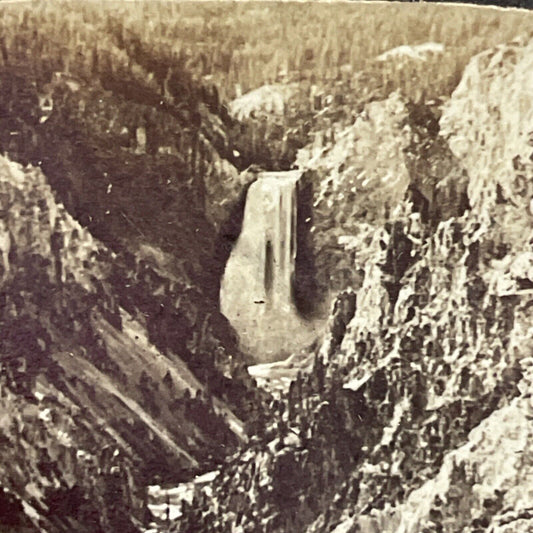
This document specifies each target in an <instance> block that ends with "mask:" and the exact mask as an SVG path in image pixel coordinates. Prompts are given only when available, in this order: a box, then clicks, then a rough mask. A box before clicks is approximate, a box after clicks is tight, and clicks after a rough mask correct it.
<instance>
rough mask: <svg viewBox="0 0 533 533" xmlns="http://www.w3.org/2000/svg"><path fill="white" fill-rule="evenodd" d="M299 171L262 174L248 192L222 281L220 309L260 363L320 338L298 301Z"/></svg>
mask: <svg viewBox="0 0 533 533" xmlns="http://www.w3.org/2000/svg"><path fill="white" fill-rule="evenodd" d="M300 177H301V172H300V171H287V172H263V173H261V174H260V176H259V178H258V180H257V181H256V182H255V183H253V184H252V185H251V186H250V188H249V190H248V194H247V199H246V207H245V211H244V220H243V225H242V231H241V234H240V236H239V239H238V240H237V243H236V244H235V247H234V248H233V250H232V252H231V255H230V257H229V260H228V262H227V264H226V269H225V272H224V276H223V279H222V283H221V291H220V305H221V310H222V312H223V313H224V315H226V317H227V318H228V319H229V320H230V322H231V324H232V325H233V327H234V328H235V329H236V331H237V333H238V334H239V337H240V343H241V348H242V349H243V350H245V351H247V352H248V353H250V354H251V355H252V356H254V358H255V359H256V360H258V361H274V360H277V359H282V358H283V357H286V356H287V355H289V354H290V353H293V352H295V351H299V350H300V349H301V348H304V347H305V346H307V345H308V344H310V343H311V342H313V340H314V339H315V338H316V337H317V335H318V333H319V327H320V325H319V322H318V321H309V320H306V319H304V318H303V317H302V316H301V315H300V314H299V312H298V310H297V308H296V305H295V303H294V286H295V260H296V254H297V206H298V183H299V180H300Z"/></svg>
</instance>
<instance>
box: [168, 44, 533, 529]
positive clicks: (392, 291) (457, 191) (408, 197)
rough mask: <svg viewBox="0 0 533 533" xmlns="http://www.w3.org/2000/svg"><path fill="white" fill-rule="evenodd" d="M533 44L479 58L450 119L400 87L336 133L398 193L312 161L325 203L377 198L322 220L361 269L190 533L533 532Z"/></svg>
mask: <svg viewBox="0 0 533 533" xmlns="http://www.w3.org/2000/svg"><path fill="white" fill-rule="evenodd" d="M531 55H532V54H531V42H530V40H527V39H526V40H523V41H520V42H516V43H512V44H510V45H508V46H502V47H500V48H498V49H495V50H490V51H488V52H486V53H484V54H481V55H480V56H478V57H475V58H474V59H473V60H472V62H471V63H470V65H469V66H468V67H467V69H466V71H465V73H464V78H463V80H462V82H461V84H460V85H459V86H458V88H457V91H456V92H455V93H454V94H453V95H452V97H451V98H450V100H449V102H447V103H446V105H445V106H444V108H443V110H442V117H440V120H439V116H438V114H433V118H431V115H428V113H427V108H426V109H424V108H420V107H417V106H414V105H412V104H406V103H403V102H402V101H401V99H399V98H398V97H397V96H391V97H390V98H389V99H388V100H387V101H385V102H379V103H375V104H374V105H372V106H370V107H369V108H368V110H369V111H370V113H369V116H370V121H369V122H370V124H365V121H364V120H363V117H361V118H360V119H358V120H357V121H356V122H355V124H354V125H353V127H352V128H351V129H350V128H349V129H348V130H346V132H345V133H344V135H345V137H344V136H343V135H340V136H337V137H336V139H335V140H336V142H339V143H342V142H343V139H344V138H346V139H349V142H348V141H347V144H346V146H347V148H348V150H347V155H346V152H344V154H343V157H345V159H346V161H347V163H346V166H348V164H351V165H353V166H354V168H359V172H362V173H363V174H364V173H365V172H366V173H369V172H370V176H367V179H372V177H373V176H374V179H375V180H377V185H376V187H377V188H378V189H380V190H383V191H388V194H387V195H386V197H385V195H383V197H381V196H380V195H379V194H376V193H375V192H374V191H375V190H376V189H375V188H372V189H371V190H370V191H369V193H368V195H365V188H364V187H365V182H364V180H362V181H361V182H360V183H359V182H357V179H356V178H357V175H358V174H356V173H353V174H352V175H350V174H348V173H346V172H344V169H345V167H343V166H342V165H343V163H344V161H341V159H342V157H340V156H339V157H338V158H337V159H332V160H331V161H330V160H329V159H328V154H334V153H335V144H334V143H333V142H331V141H329V142H330V144H329V146H328V147H327V148H326V150H325V151H324V150H323V149H317V153H316V155H317V157H316V159H313V157H312V156H308V157H307V159H306V164H307V165H309V166H310V167H312V165H313V164H314V165H315V166H316V167H317V168H316V170H317V171H318V179H317V181H316V182H315V183H317V184H318V185H319V186H318V187H316V189H315V191H317V200H318V202H317V205H319V204H321V203H322V204H323V205H327V202H328V200H330V201H331V206H333V205H334V206H335V211H336V212H340V213H343V211H344V210H345V209H348V208H351V209H353V208H352V207H351V202H349V201H345V197H346V194H347V192H348V191H347V187H348V185H349V184H355V185H356V186H357V188H356V190H359V191H360V193H361V197H362V198H363V199H364V203H363V204H360V207H357V208H358V209H363V208H366V207H367V205H368V206H372V207H373V209H372V210H371V209H369V214H371V215H373V216H371V217H369V218H368V219H366V220H365V219H364V218H363V217H362V216H361V215H360V216H350V217H347V219H346V223H345V225H344V227H343V226H341V225H340V224H339V225H337V224H336V223H335V222H331V223H330V225H329V227H328V226H326V222H325V221H326V220H327V218H326V215H325V214H324V215H319V216H318V217H317V219H318V221H319V222H321V223H322V224H324V225H325V227H327V228H328V229H327V231H329V233H330V235H335V231H336V230H337V228H338V227H339V226H340V227H342V228H343V231H345V232H346V233H345V234H343V235H342V236H343V239H342V243H343V246H345V247H346V249H347V250H348V251H350V252H351V256H349V257H351V261H352V262H351V263H350V264H349V266H348V267H347V268H349V269H351V270H352V271H355V272H357V273H358V280H357V282H356V283H354V282H353V281H349V282H348V284H353V285H352V286H353V288H348V289H345V290H344V291H342V292H341V293H340V294H339V295H338V297H337V298H336V299H335V301H334V305H333V307H332V314H331V316H330V320H329V327H328V334H327V335H326V337H325V339H324V342H323V344H322V345H321V346H320V347H319V348H318V349H317V352H316V354H315V360H314V364H313V368H312V370H311V371H310V372H309V373H308V374H307V375H306V374H300V375H298V376H297V379H296V380H295V381H293V383H292V384H291V385H290V387H289V390H288V392H287V395H286V397H285V398H284V399H283V400H282V401H281V402H279V403H275V404H273V405H272V409H273V410H274V412H275V415H274V416H273V417H272V419H271V420H270V422H269V423H267V424H265V423H264V421H262V422H258V426H259V427H261V428H262V431H261V432H260V433H259V435H260V436H259V439H258V441H257V443H256V446H255V448H252V449H251V450H250V451H249V452H247V454H244V455H240V456H238V457H237V458H234V460H233V461H231V462H230V463H229V464H228V465H227V466H226V468H225V469H224V470H223V471H222V476H221V477H220V479H219V480H218V482H217V484H216V485H215V490H216V492H215V498H214V500H213V501H216V502H217V504H216V505H218V506H219V507H218V509H217V508H215V506H214V505H213V506H211V505H210V504H209V502H205V503H204V507H202V506H200V507H199V509H198V508H197V509H196V510H195V513H185V514H184V516H182V518H181V521H180V522H179V524H178V525H176V528H175V529H176V530H179V531H186V530H187V527H189V526H190V525H191V524H204V525H206V527H207V523H209V524H213V523H215V524H216V523H217V522H216V521H215V522H214V520H215V517H216V519H218V520H219V522H218V524H219V526H218V529H217V527H216V525H215V527H214V530H215V531H217V530H220V531H225V530H228V529H231V528H234V527H241V528H242V530H243V531H248V530H250V531H252V530H254V528H257V527H261V528H263V530H265V531H309V532H318V531H336V532H337V533H340V532H351V531H390V532H392V531H404V532H407V531H412V532H415V531H416V532H419V531H424V532H433V531H435V532H437V531H456V530H461V531H469V532H474V531H475V532H477V531H487V530H489V531H527V530H528V528H530V527H531V509H530V503H529V502H530V501H531V490H530V487H529V485H530V476H531V449H532V442H531V431H530V425H531V424H530V420H531V415H532V404H531V392H532V390H531V386H532V383H531V357H530V353H531V340H530V339H531V327H532V326H531V325H532V323H533V322H532V319H533V317H532V315H531V303H532V291H531V288H532V287H533V279H532V278H531V272H532V269H531V259H532V258H531V255H530V254H531V252H530V242H529V241H530V238H531V229H532V223H533V216H532V213H531V211H530V210H529V205H530V202H531V191H530V190H529V188H528V186H527V184H528V183H530V182H531V179H532V177H533V175H532V171H533V167H532V165H531V158H532V156H533V151H532V150H533V147H532V146H531V142H530V135H531V132H530V129H531V120H530V111H531V104H532V103H533V102H532V100H531V97H532V93H531V91H530V90H529V87H530V85H531V84H530V83H529V76H530V74H529V73H530V72H531V68H530V67H531V65H530V62H531ZM467 88H468V89H467ZM512 102H515V103H516V102H519V104H517V106H518V107H520V109H521V113H520V114H518V113H516V112H515V109H516V108H515V106H514V105H513V103H512ZM381 117H383V118H382V120H383V123H382V126H381V127H380V128H375V131H376V134H377V133H378V132H379V134H380V135H382V136H383V139H382V141H381V142H380V143H379V142H376V143H375V145H373V146H376V154H377V155H376V157H377V159H378V162H380V161H381V159H380V155H379V154H380V150H378V146H379V147H380V148H381V146H382V145H383V147H384V148H383V153H384V154H386V153H387V150H388V149H389V148H390V149H392V150H393V151H394V153H395V158H394V164H396V165H399V167H398V168H396V172H395V173H394V174H392V173H391V178H390V179H386V178H387V169H388V168H389V165H390V163H388V161H387V160H386V158H384V159H383V165H382V166H381V167H380V166H379V165H376V169H375V172H374V169H373V168H370V169H367V168H366V167H365V162H366V161H367V158H361V160H360V161H358V159H357V157H358V156H357V149H358V148H357V147H358V146H359V145H360V144H362V146H365V143H366V142H368V141H367V138H366V137H363V138H362V140H359V139H358V137H357V136H356V135H355V133H356V132H357V131H358V128H362V129H361V131H362V132H363V131H364V132H366V133H367V134H368V135H369V136H370V138H372V132H373V131H374V130H373V129H372V124H373V123H379V120H380V118H381ZM386 117H390V118H389V119H387V118H386ZM396 117H397V118H396ZM437 120H439V122H438V123H437V122H436V121H437ZM369 128H370V129H369ZM502 131H504V132H507V135H502ZM401 132H403V133H404V134H405V137H404V136H402V135H401V134H400V133H401ZM361 135H362V134H361ZM417 136H418V138H417ZM354 146H355V148H353V147H354ZM349 147H351V150H352V151H351V150H350V148H349ZM307 153H308V154H310V151H308V152H307ZM339 153H340V152H339ZM319 154H321V156H323V158H322V157H321V156H320V155H319ZM352 154H354V155H353V156H352ZM424 155H429V156H430V157H428V158H425V157H424ZM424 159H425V160H424ZM321 165H325V167H326V168H325V169H324V170H322V173H320V166H321ZM402 177H403V180H402ZM354 178H355V182H354V181H353V179H354ZM380 178H381V180H380ZM395 178H397V179H398V181H397V182H394V179H395ZM350 180H352V181H350ZM382 181H383V183H382ZM395 183H396V185H395ZM347 184H348V185H347ZM389 184H391V185H390V188H389V189H387V187H389ZM412 184H414V185H415V187H416V191H415V190H413V188H411V190H410V189H409V187H410V185H412ZM520 184H522V185H520ZM319 191H322V192H323V193H324V194H323V195H322V196H320V195H319ZM328 191H329V192H328ZM450 191H451V192H450ZM415 193H417V194H415ZM430 193H431V194H430ZM328 194H329V195H330V197H329V199H328ZM372 195H373V196H372ZM420 196H422V197H423V199H425V201H422V199H421V198H420ZM356 198H357V197H356ZM394 198H395V201H393V199H394ZM439 198H440V199H444V200H446V199H447V200H448V202H449V205H446V202H443V204H444V205H439V204H440V201H439V200H438V199H439ZM452 198H455V199H457V200H460V202H452V201H451V199H452ZM372 200H373V202H372ZM385 202H390V205H389V209H388V210H387V209H385ZM457 204H459V205H457ZM337 206H339V208H338V209H337ZM363 206H364V207H363ZM387 211H388V212H387ZM341 224H342V221H341ZM348 224H350V227H348ZM318 238H319V236H317V239H318ZM345 260H346V259H345ZM497 464H498V465H501V467H500V466H498V467H496V465H497ZM257 465H260V467H258V466H257ZM236 479H238V482H237V483H235V482H234V480H236ZM317 487H319V488H320V489H319V490H317ZM221 509H222V510H223V512H221V511H220V510H221ZM258 524H261V525H260V526H259V525H258Z"/></svg>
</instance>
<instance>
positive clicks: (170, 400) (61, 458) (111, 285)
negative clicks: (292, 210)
mask: <svg viewBox="0 0 533 533" xmlns="http://www.w3.org/2000/svg"><path fill="white" fill-rule="evenodd" d="M0 167H1V168H0V189H1V206H2V234H1V243H2V250H1V251H2V300H1V303H2V307H1V316H0V320H1V332H2V333H1V336H0V337H1V338H0V341H1V344H0V351H1V355H2V357H1V366H2V385H1V391H2V413H3V414H2V416H3V419H4V424H2V427H3V428H4V432H3V437H2V438H3V439H4V441H5V445H6V450H7V449H9V450H11V452H9V453H6V454H3V455H2V460H1V461H0V470H1V471H2V479H3V481H2V486H3V489H4V491H7V492H6V494H8V495H10V497H12V498H14V501H15V502H16V501H19V502H21V505H22V510H23V511H24V513H25V515H27V516H28V517H29V518H30V519H31V522H32V523H33V524H34V525H35V526H36V527H38V528H39V531H59V530H65V529H68V528H75V529H76V530H78V531H110V530H116V529H117V528H119V525H120V528H121V529H122V528H126V530H127V531H136V530H137V528H138V527H139V526H140V524H141V523H142V522H143V521H144V519H145V511H146V509H145V507H144V504H145V498H144V495H145V485H146V484H147V483H149V482H152V483H153V482H156V481H162V480H163V481H164V480H169V479H172V478H174V479H178V480H179V479H185V478H186V477H187V476H188V475H190V473H191V472H193V471H195V470H198V469H201V468H205V467H209V465H212V464H214V462H216V461H218V460H220V459H221V458H222V457H223V456H224V455H225V454H226V453H227V452H228V451H229V450H231V449H232V448H234V447H235V446H236V445H237V444H238V442H239V441H242V440H243V439H245V434H244V428H243V423H242V421H241V420H240V419H239V418H238V417H237V416H235V414H234V413H233V412H232V411H231V409H230V408H229V407H228V406H227V404H226V403H225V401H224V400H225V399H226V400H227V398H225V396H226V395H227V394H228V391H229V389H228V388H227V385H226V382H227V381H229V378H228V377H224V376H223V375H222V373H221V371H220V370H217V365H219V368H224V365H227V364H229V363H228V361H227V359H226V357H225V356H223V355H221V354H220V353H219V352H220V350H223V343H222V342H221V341H220V338H219V337H218V335H217V333H216V329H215V327H214V326H212V325H210V322H209V320H210V317H209V316H206V315H204V316H203V317H200V316H199V309H198V307H197V306H198V301H197V298H198V296H197V295H196V296H195V295H194V294H190V292H187V291H186V290H182V287H181V285H180V284H181V283H182V282H181V281H180V280H179V279H176V278H175V277H173V276H172V275H171V274H169V273H167V272H166V271H165V270H164V269H163V268H161V267H158V266H156V265H155V264H154V263H151V264H150V262H149V260H148V259H143V258H142V257H140V256H137V257H136V256H134V255H132V256H129V257H125V256H124V255H123V254H121V253H119V254H117V253H115V252H112V251H110V250H109V249H108V248H107V247H106V246H105V245H104V244H103V243H102V242H100V241H99V240H97V239H95V238H94V237H93V236H92V235H91V234H90V232H89V231H88V230H87V229H86V228H83V227H82V226H80V224H79V223H78V222H77V221H75V220H74V219H73V218H72V217H71V216H70V214H69V213H68V211H67V210H66V209H65V207H64V206H63V204H62V203H61V202H59V201H58V200H57V199H56V195H55V193H54V192H53V191H52V189H51V188H50V186H49V184H48V183H47V181H46V178H45V177H44V175H43V174H42V172H41V171H40V170H38V169H34V168H32V167H27V168H24V167H21V166H20V165H18V164H16V163H13V162H11V161H9V160H7V159H5V158H2V159H1V161H0ZM199 320H202V321H203V326H202V324H201V323H198V321H199ZM170 324H172V327H169V325H170ZM163 332H165V333H163ZM205 353H209V354H211V357H212V358H211V359H210V360H209V361H208V360H207V359H206V360H205V361H204V358H205V356H204V355H203V354H205ZM217 353H218V354H219V356H218V357H219V361H215V356H216V355H215V354H217ZM200 362H201V363H200ZM195 365H196V366H195ZM191 369H192V371H191ZM195 371H196V374H197V375H198V376H199V377H197V376H196V375H195V373H194V372H195ZM234 372H235V369H234V368H229V367H228V369H227V373H228V375H231V374H232V373H233V374H234ZM237 382H238V378H237V381H236V382H234V385H236V384H237ZM243 383H245V382H243ZM237 386H238V385H237ZM241 387H242V388H243V390H245V389H244V387H245V385H243V384H241ZM229 394H230V395H231V392H229ZM237 404H239V405H241V407H242V405H243V404H242V403H241V402H239V401H237V402H236V404H235V406H236V407H235V408H236V410H237V411H238V410H239V409H240V408H239V407H237ZM243 413H244V411H243ZM21 465H23V466H22V467H21ZM108 493H113V494H114V495H113V497H112V498H111V499H110V496H109V494H108ZM62 506H63V507H62ZM20 516H21V517H23V516H24V514H22V513H21V515H20ZM21 524H22V525H21V527H22V526H23V525H24V520H23V519H22V518H21Z"/></svg>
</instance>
